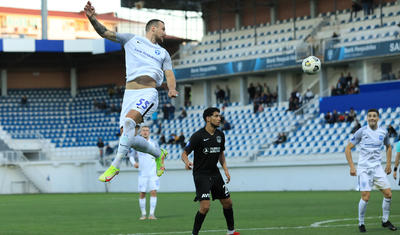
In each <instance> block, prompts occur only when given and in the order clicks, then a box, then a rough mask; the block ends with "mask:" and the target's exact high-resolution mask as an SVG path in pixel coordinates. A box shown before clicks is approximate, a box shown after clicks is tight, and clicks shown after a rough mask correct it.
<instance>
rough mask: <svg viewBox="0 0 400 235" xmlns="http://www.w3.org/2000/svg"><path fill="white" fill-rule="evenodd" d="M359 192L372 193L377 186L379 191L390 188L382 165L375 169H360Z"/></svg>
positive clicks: (358, 171) (358, 170)
mask: <svg viewBox="0 0 400 235" xmlns="http://www.w3.org/2000/svg"><path fill="white" fill-rule="evenodd" d="M357 174H358V190H359V191H361V192H364V191H368V192H369V191H371V190H372V187H373V186H375V187H376V188H377V189H387V188H390V184H389V181H388V179H387V176H386V173H385V171H384V170H383V168H382V166H381V165H378V166H376V167H373V168H358V169H357Z"/></svg>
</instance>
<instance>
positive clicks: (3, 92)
mask: <svg viewBox="0 0 400 235" xmlns="http://www.w3.org/2000/svg"><path fill="white" fill-rule="evenodd" d="M0 76H1V96H7V70H6V69H2V70H1V74H0Z"/></svg>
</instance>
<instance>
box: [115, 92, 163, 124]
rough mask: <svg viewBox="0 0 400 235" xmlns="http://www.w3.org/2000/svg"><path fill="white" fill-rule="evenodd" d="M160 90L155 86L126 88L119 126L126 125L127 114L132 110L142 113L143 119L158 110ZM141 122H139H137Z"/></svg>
mask: <svg viewBox="0 0 400 235" xmlns="http://www.w3.org/2000/svg"><path fill="white" fill-rule="evenodd" d="M157 107H158V91H157V90H156V89H155V88H144V89H135V90H133V89H126V90H125V94H124V99H123V100H122V107H121V116H120V117H119V127H122V126H123V125H124V120H125V116H126V115H127V114H128V112H129V111H130V110H132V109H133V110H136V111H138V112H139V113H140V114H142V117H143V121H144V120H145V118H147V117H151V114H152V113H154V111H156V110H157ZM136 124H139V123H136Z"/></svg>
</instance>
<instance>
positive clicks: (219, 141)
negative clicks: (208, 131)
mask: <svg viewBox="0 0 400 235" xmlns="http://www.w3.org/2000/svg"><path fill="white" fill-rule="evenodd" d="M216 139H217V142H218V143H219V144H220V143H221V136H217V138H216Z"/></svg>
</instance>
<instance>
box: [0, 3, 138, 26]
mask: <svg viewBox="0 0 400 235" xmlns="http://www.w3.org/2000/svg"><path fill="white" fill-rule="evenodd" d="M1 13H6V14H17V15H36V16H40V15H41V11H40V10H34V9H23V8H13V7H0V14H1ZM48 15H49V16H57V17H68V18H78V19H85V20H86V15H85V13H84V12H83V11H80V12H67V11H48ZM96 17H97V19H100V20H109V21H125V22H136V23H143V22H138V21H131V20H127V19H123V18H118V17H117V16H116V15H115V13H114V12H108V13H103V14H97V15H96Z"/></svg>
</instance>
